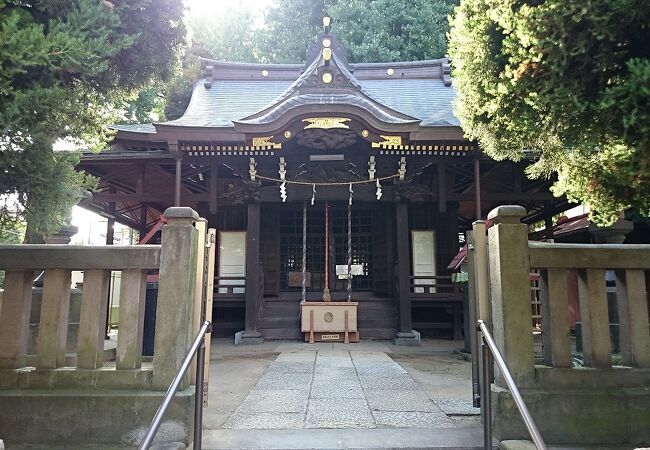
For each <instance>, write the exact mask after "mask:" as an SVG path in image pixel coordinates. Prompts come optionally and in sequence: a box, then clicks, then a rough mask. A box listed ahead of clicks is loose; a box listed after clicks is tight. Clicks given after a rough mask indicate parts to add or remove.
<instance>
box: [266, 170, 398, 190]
mask: <svg viewBox="0 0 650 450" xmlns="http://www.w3.org/2000/svg"><path fill="white" fill-rule="evenodd" d="M397 177H399V174H397V173H396V174H395V175H389V176H387V177H381V178H375V179H373V180H359V181H341V182H331V183H314V182H311V181H294V180H281V179H279V178H273V177H266V176H264V175H260V174H256V175H255V178H259V179H262V180H266V181H273V182H275V183H283V182H284V183H287V184H300V185H303V186H312V187H313V186H348V185H350V184H368V183H375V182H376V181H377V180H379V181H384V180H390V179H392V178H397Z"/></svg>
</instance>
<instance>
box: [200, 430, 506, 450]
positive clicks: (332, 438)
mask: <svg viewBox="0 0 650 450" xmlns="http://www.w3.org/2000/svg"><path fill="white" fill-rule="evenodd" d="M203 448H219V449H223V450H225V449H233V450H234V449H242V448H246V449H251V450H253V449H255V450H257V449H259V450H261V449H269V448H273V449H300V450H304V449H312V450H316V449H343V448H345V449H370V448H373V449H415V448H417V449H441V450H442V449H444V450H482V449H483V429H482V428H476V427H471V428H417V429H413V428H402V429H395V428H379V429H339V430H328V429H310V430H281V431H280V430H227V429H226V430H224V429H220V430H204V432H203ZM493 448H494V449H496V448H497V446H496V441H494V444H493Z"/></svg>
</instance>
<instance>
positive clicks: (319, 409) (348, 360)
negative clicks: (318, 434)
mask: <svg viewBox="0 0 650 450" xmlns="http://www.w3.org/2000/svg"><path fill="white" fill-rule="evenodd" d="M441 406H443V407H444V406H450V405H441ZM445 409H446V408H445ZM461 426H462V424H461V423H457V422H455V421H454V420H453V419H452V418H450V417H449V416H447V415H446V414H445V412H444V411H443V409H441V407H440V406H438V405H437V404H436V403H434V402H433V401H432V400H431V399H429V397H428V396H427V394H426V393H425V392H424V391H423V390H422V389H421V388H420V387H419V386H418V384H417V383H416V382H415V381H413V379H412V378H411V377H410V376H409V374H408V373H407V372H406V371H405V370H404V369H403V368H402V367H401V366H400V365H399V364H397V363H396V362H395V361H393V360H392V359H391V358H390V357H389V356H388V355H387V354H386V353H384V352H378V351H368V352H363V351H347V350H318V351H306V350H300V351H293V352H291V351H284V352H282V353H281V354H280V355H279V356H278V357H277V358H276V359H275V361H273V362H272V363H271V364H270V366H269V367H268V369H267V370H266V371H265V372H264V374H263V375H262V377H261V378H260V380H259V381H258V382H257V384H256V385H255V387H254V388H253V390H252V391H251V392H250V394H249V395H248V396H247V397H246V399H245V400H244V401H243V402H242V403H241V405H240V406H239V407H238V408H237V410H236V411H235V412H234V413H233V414H232V416H231V417H230V418H229V419H228V421H227V422H226V424H225V426H224V428H227V429H233V430H238V429H239V430H263V429H284V430H299V429H341V428H346V429H354V428H365V429H372V428H378V429H385V428H437V429H440V428H455V427H461Z"/></svg>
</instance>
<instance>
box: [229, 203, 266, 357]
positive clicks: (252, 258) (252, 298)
mask: <svg viewBox="0 0 650 450" xmlns="http://www.w3.org/2000/svg"><path fill="white" fill-rule="evenodd" d="M259 270H260V204H259V203H258V202H253V201H251V202H250V203H249V204H248V224H247V227H246V319H245V322H244V325H245V326H244V331H243V332H241V331H240V332H239V333H237V335H236V336H235V343H236V344H259V343H262V342H264V339H263V338H262V335H261V334H260V333H259V331H258V329H257V327H258V323H257V319H258V311H257V309H258V307H259V302H258V301H259V298H258V297H259V294H260V286H259V275H260V273H259Z"/></svg>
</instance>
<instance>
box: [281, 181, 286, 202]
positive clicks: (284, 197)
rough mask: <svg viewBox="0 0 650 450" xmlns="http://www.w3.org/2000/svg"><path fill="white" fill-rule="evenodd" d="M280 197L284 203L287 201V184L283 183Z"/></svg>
mask: <svg viewBox="0 0 650 450" xmlns="http://www.w3.org/2000/svg"><path fill="white" fill-rule="evenodd" d="M280 197H281V198H282V203H285V202H286V201H287V182H286V181H283V182H282V184H281V185H280Z"/></svg>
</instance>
